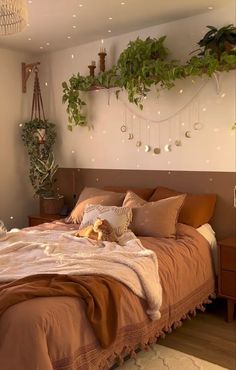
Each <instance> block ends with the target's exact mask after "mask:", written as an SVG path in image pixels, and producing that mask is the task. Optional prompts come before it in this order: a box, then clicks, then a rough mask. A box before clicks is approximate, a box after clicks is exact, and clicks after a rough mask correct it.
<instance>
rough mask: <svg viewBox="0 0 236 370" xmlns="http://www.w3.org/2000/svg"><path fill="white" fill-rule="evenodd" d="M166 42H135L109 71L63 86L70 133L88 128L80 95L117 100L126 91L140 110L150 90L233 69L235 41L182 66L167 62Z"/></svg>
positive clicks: (73, 79)
mask: <svg viewBox="0 0 236 370" xmlns="http://www.w3.org/2000/svg"><path fill="white" fill-rule="evenodd" d="M211 27H212V26H211ZM212 28H213V27H212ZM225 28H226V30H225V29H224V30H223V31H225V32H226V31H227V32H229V33H230V35H231V36H232V35H234V34H235V27H234V26H232V25H229V26H227V27H225ZM212 31H213V29H212ZM217 32H218V31H217V29H216V31H215V29H214V33H213V34H212V37H218V36H219V34H217ZM219 32H222V30H219ZM217 35H218V36H217ZM165 38H166V37H165V36H163V37H161V38H159V39H156V38H150V37H148V38H147V39H146V40H141V39H139V38H138V39H136V40H135V41H131V42H129V44H128V47H127V48H126V49H125V50H124V51H123V52H122V53H121V54H120V56H119V58H118V61H117V63H116V65H114V66H113V67H112V68H111V69H110V70H108V71H105V72H100V73H99V74H98V75H97V76H85V77H84V76H81V75H80V74H79V73H78V74H77V75H73V76H72V77H71V78H70V80H69V82H68V83H67V82H63V84H62V87H63V102H64V103H66V104H67V113H68V122H69V123H68V129H69V130H71V131H72V129H73V127H75V126H86V125H87V121H86V116H85V115H84V114H83V107H84V105H86V103H85V102H84V101H83V100H82V98H81V95H80V94H81V92H86V91H91V90H99V89H101V88H104V89H110V88H116V95H117V97H118V96H119V92H120V91H121V90H126V91H127V93H128V100H129V102H130V103H134V104H135V105H137V106H138V107H139V108H140V109H141V110H142V109H143V104H144V99H145V98H146V97H147V95H148V93H149V91H150V90H151V88H152V86H156V88H157V89H160V88H167V89H170V88H172V87H174V86H175V82H176V80H179V79H183V78H187V77H189V76H199V77H202V76H204V75H207V76H209V77H212V76H213V75H214V74H215V73H216V72H222V71H230V70H232V69H236V49H235V46H236V42H235V39H234V37H233V38H232V41H231V43H232V45H233V46H234V47H232V48H231V47H230V48H228V44H227V43H226V44H225V43H223V46H222V45H221V49H220V53H219V52H218V51H217V52H215V49H214V48H212V49H211V48H209V47H207V48H206V47H205V46H203V47H204V49H203V51H202V53H201V55H194V56H192V57H191V59H190V60H188V61H187V63H186V64H184V65H182V64H181V63H180V62H178V61H175V60H170V59H169V52H168V49H167V48H166V47H165V45H164V42H165ZM199 43H200V42H199Z"/></svg>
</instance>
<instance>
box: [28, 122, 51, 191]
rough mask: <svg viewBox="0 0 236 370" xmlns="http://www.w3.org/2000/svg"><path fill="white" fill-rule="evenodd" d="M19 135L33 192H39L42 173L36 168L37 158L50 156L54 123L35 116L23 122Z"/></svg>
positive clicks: (44, 159) (43, 159)
mask: <svg viewBox="0 0 236 370" xmlns="http://www.w3.org/2000/svg"><path fill="white" fill-rule="evenodd" d="M21 137H22V140H23V143H24V145H25V146H26V147H27V152H28V155H29V160H30V171H29V178H30V181H31V184H32V186H33V188H34V190H35V194H39V193H40V189H39V188H40V186H39V184H41V183H42V174H41V173H40V171H39V170H38V160H41V161H43V162H46V161H47V159H48V158H49V157H50V153H51V152H52V148H53V145H54V144H55V141H56V129H55V124H54V123H51V122H48V121H43V120H41V119H38V118H35V119H33V120H31V121H29V122H26V123H24V125H23V128H22V134H21Z"/></svg>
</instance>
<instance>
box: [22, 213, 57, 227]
mask: <svg viewBox="0 0 236 370" xmlns="http://www.w3.org/2000/svg"><path fill="white" fill-rule="evenodd" d="M61 218H62V216H60V215H44V214H41V215H35V216H29V217H28V219H29V226H37V225H41V224H44V223H45V222H52V221H55V220H59V219H61Z"/></svg>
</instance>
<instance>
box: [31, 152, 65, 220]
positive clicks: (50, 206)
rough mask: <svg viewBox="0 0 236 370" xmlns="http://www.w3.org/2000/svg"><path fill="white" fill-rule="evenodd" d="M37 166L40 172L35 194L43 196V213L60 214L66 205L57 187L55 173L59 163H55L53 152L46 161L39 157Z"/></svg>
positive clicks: (36, 162)
mask: <svg viewBox="0 0 236 370" xmlns="http://www.w3.org/2000/svg"><path fill="white" fill-rule="evenodd" d="M35 168H36V170H37V172H38V176H37V184H35V185H36V192H35V194H36V195H38V196H40V198H41V206H42V211H43V213H45V214H50V215H54V214H59V213H60V211H61V210H62V207H63V205H64V196H63V195H61V194H59V193H58V191H57V190H56V188H55V182H56V179H55V174H56V172H57V170H58V165H56V164H55V160H54V155H53V153H50V154H49V156H48V158H47V159H46V160H45V161H44V160H41V159H37V160H36V161H35Z"/></svg>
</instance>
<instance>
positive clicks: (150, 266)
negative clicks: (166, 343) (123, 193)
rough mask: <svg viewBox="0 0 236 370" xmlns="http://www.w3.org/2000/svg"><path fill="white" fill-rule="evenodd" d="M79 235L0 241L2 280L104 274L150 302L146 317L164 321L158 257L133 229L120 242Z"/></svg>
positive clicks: (16, 235)
mask: <svg viewBox="0 0 236 370" xmlns="http://www.w3.org/2000/svg"><path fill="white" fill-rule="evenodd" d="M73 233H74V232H63V231H36V230H34V231H27V232H26V231H18V232H12V233H8V234H7V236H6V238H5V240H2V241H1V240H0V282H8V281H12V280H15V279H20V278H22V277H25V276H29V275H35V274H45V273H46V274H47V273H48V274H55V273H56V274H70V275H88V274H89V275H96V274H105V275H109V276H112V277H114V278H115V279H117V280H119V281H120V282H122V283H123V284H125V285H127V286H128V287H129V288H130V289H131V290H132V291H133V292H134V293H135V294H136V295H137V296H139V297H141V298H144V299H146V300H147V303H148V306H149V309H148V310H147V314H148V315H149V316H150V318H151V319H152V320H157V319H159V318H160V307H161V303H162V288H161V285H160V279H159V273H158V262H157V257H156V255H155V253H154V252H153V251H151V250H149V249H146V248H144V247H143V246H142V244H141V242H140V240H139V239H137V238H136V237H135V235H134V234H133V233H132V232H131V231H128V232H126V233H125V234H123V235H122V236H121V237H120V239H119V244H116V243H111V242H99V243H98V242H96V241H92V240H91V239H87V238H77V237H75V236H74V235H73Z"/></svg>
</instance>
